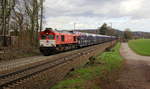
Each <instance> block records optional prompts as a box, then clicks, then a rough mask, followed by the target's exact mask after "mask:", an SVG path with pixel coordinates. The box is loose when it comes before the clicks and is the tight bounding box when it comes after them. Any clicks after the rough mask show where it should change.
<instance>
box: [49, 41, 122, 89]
mask: <svg viewBox="0 0 150 89" xmlns="http://www.w3.org/2000/svg"><path fill="white" fill-rule="evenodd" d="M119 48H120V44H119V43H118V44H117V45H116V46H115V47H114V48H113V49H112V50H111V51H109V52H104V53H103V54H101V55H100V54H99V55H97V56H96V57H92V58H90V59H89V60H90V61H89V63H88V64H87V65H85V66H84V67H83V68H79V69H76V70H75V71H73V72H71V73H70V74H69V75H68V76H67V77H66V78H65V79H64V80H62V81H60V82H59V83H58V84H56V85H55V86H53V87H52V88H51V89H102V86H103V85H104V84H103V83H101V80H105V81H107V82H106V84H107V83H108V82H113V81H114V80H113V81H112V80H111V79H112V76H113V78H115V76H116V74H114V73H116V72H114V71H119V70H120V68H121V66H122V57H121V56H120V54H119ZM113 74H114V75H113ZM108 75H111V78H110V79H109V78H108ZM107 85H108V84H107Z"/></svg>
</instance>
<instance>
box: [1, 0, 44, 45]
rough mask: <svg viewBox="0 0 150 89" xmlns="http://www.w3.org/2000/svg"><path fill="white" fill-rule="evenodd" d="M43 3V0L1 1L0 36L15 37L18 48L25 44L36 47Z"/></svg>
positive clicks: (40, 26)
mask: <svg viewBox="0 0 150 89" xmlns="http://www.w3.org/2000/svg"><path fill="white" fill-rule="evenodd" d="M43 2H44V1H43V0H1V1H0V22H1V23H0V35H3V36H7V35H11V36H17V38H18V40H19V41H18V42H19V43H18V46H20V47H21V46H22V47H23V45H24V44H25V43H28V44H29V45H31V46H32V45H36V41H37V36H38V31H40V30H41V29H42V15H43ZM25 41H28V42H25ZM25 45H26V44H25Z"/></svg>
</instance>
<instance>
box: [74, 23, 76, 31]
mask: <svg viewBox="0 0 150 89" xmlns="http://www.w3.org/2000/svg"><path fill="white" fill-rule="evenodd" d="M75 29H76V23H74V31H75Z"/></svg>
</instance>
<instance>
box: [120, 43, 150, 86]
mask: <svg viewBox="0 0 150 89" xmlns="http://www.w3.org/2000/svg"><path fill="white" fill-rule="evenodd" d="M120 53H121V55H122V56H123V57H124V59H125V68H124V70H123V71H122V73H121V75H120V79H119V80H118V82H119V83H120V84H121V85H122V86H123V88H122V89H150V57H148V56H141V55H138V54H136V53H134V52H133V51H132V50H131V49H130V48H129V47H128V44H127V43H122V45H121V49H120Z"/></svg>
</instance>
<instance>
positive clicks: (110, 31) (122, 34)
mask: <svg viewBox="0 0 150 89" xmlns="http://www.w3.org/2000/svg"><path fill="white" fill-rule="evenodd" d="M98 33H99V34H102V35H109V36H117V37H119V38H121V39H123V40H130V39H139V38H150V33H148V32H132V31H131V30H130V29H129V28H127V29H125V31H120V30H117V29H115V28H112V27H110V26H108V25H107V24H106V23H104V24H103V25H102V26H101V27H99V28H98Z"/></svg>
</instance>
